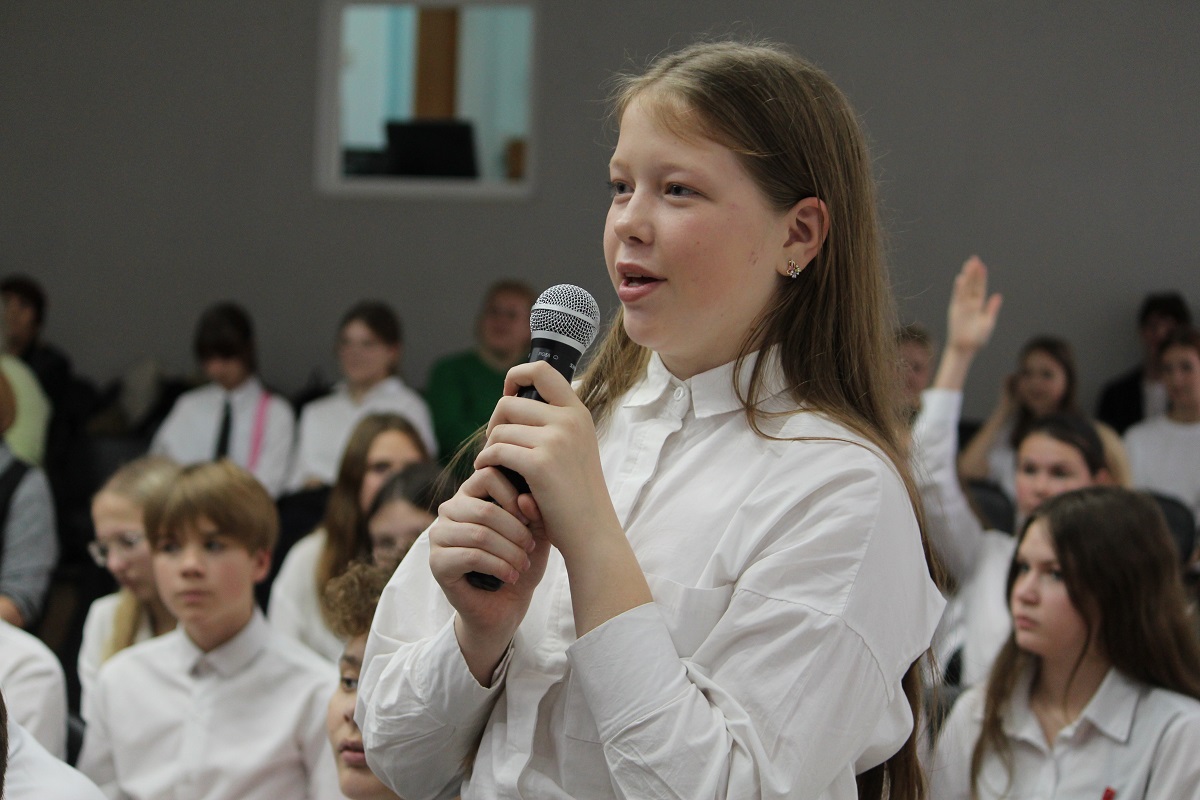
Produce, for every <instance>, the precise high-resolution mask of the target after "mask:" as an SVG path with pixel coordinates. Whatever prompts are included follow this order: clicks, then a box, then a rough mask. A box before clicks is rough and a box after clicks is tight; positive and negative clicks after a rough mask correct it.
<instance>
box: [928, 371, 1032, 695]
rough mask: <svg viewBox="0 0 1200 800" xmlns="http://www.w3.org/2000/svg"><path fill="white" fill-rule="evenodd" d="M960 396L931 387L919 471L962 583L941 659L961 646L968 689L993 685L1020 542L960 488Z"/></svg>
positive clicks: (951, 567) (940, 539)
mask: <svg viewBox="0 0 1200 800" xmlns="http://www.w3.org/2000/svg"><path fill="white" fill-rule="evenodd" d="M961 411H962V392H958V391H952V390H949V389H927V390H926V391H925V392H923V393H922V394H921V412H920V414H919V415H918V416H917V420H916V422H915V423H914V425H913V452H914V454H915V456H916V457H915V461H916V465H915V467H914V470H913V471H914V473H915V475H916V480H917V489H918V491H919V492H920V493H921V501H922V502H923V503H924V506H925V533H926V535H927V536H928V537H929V543H930V545H931V546H932V547H933V549H934V551H935V552H936V553H937V554H938V557H939V558H941V560H942V565H943V566H944V567H945V568H946V571H947V572H948V573H950V575H951V576H952V577H953V578H954V580H955V582H956V583H957V584H958V590H957V591H956V592H955V594H954V596H953V597H952V598H951V599H950V603H949V606H948V607H947V609H946V615H945V617H944V620H945V621H947V622H948V623H949V622H951V621H952V622H953V623H954V625H953V627H950V626H949V624H947V625H943V626H942V627H941V628H939V630H938V637H937V638H938V645H937V647H936V651H937V653H938V658H939V660H941V661H942V662H943V665H944V662H945V661H946V660H947V659H948V658H949V656H950V654H951V653H952V652H953V651H954V650H955V649H957V648H958V647H960V646H961V648H962V659H963V660H962V685H964V686H973V685H975V684H977V683H982V682H983V681H986V680H987V676H988V672H989V671H990V670H991V668H992V662H993V661H995V660H996V654H997V653H999V652H1000V648H1001V646H1003V644H1004V642H1005V641H1007V640H1008V637H1009V635H1010V634H1011V633H1012V616H1011V615H1010V614H1009V609H1008V568H1009V565H1010V564H1011V563H1012V558H1013V554H1014V553H1016V551H1017V543H1016V539H1015V538H1014V537H1013V536H1011V535H1009V534H1007V533H1005V532H1004V531H991V530H984V529H983V525H981V524H980V523H979V518H978V517H976V516H975V513H974V512H973V511H971V506H970V504H969V503H968V501H967V498H966V496H965V495H964V494H963V490H962V485H961V484H960V483H959V482H958V472H957V470H956V466H955V454H956V452H957V442H958V420H959V415H960V413H961Z"/></svg>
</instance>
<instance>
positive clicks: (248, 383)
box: [217, 375, 263, 403]
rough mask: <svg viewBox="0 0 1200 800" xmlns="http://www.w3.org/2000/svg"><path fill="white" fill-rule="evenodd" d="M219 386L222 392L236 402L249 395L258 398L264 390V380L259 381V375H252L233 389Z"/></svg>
mask: <svg viewBox="0 0 1200 800" xmlns="http://www.w3.org/2000/svg"><path fill="white" fill-rule="evenodd" d="M217 388H219V389H221V394H223V395H225V396H226V397H228V398H229V400H230V402H234V403H236V402H238V401H239V400H242V399H243V398H247V397H255V398H257V397H258V396H259V394H261V393H262V390H263V388H262V382H261V381H259V379H258V376H257V375H250V376H249V377H247V378H246V380H244V381H242V382H241V385H239V386H238V387H236V388H235V389H232V390H226V389H224V388H223V387H220V386H218V387H217Z"/></svg>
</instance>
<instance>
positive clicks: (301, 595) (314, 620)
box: [267, 528, 346, 664]
mask: <svg viewBox="0 0 1200 800" xmlns="http://www.w3.org/2000/svg"><path fill="white" fill-rule="evenodd" d="M324 549H325V529H324V528H318V529H317V530H315V531H313V532H312V533H310V534H308V535H307V536H305V537H304V538H303V539H301V540H300V541H298V542H296V543H295V544H294V545H292V549H290V550H288V552H287V555H286V556H284V557H283V564H281V565H280V567H279V574H278V575H276V576H275V582H274V583H272V584H271V598H270V601H269V602H268V603H267V619H268V620H270V622H271V627H272V628H274V629H275V630H276V631H278V632H279V633H281V634H283V635H284V636H287V637H288V638H291V639H295V640H296V641H298V642H300V643H301V644H303V645H304V646H305V647H307V648H309V649H310V650H312V651H313V652H314V653H316V654H317V655H319V656H321V657H323V658H325V659H326V660H328V661H331V662H333V663H335V664H336V663H337V662H338V660H339V659H340V658H341V657H342V651H343V650H344V649H345V645H346V643H345V642H344V641H343V640H342V639H341V637H339V636H338V635H337V634H336V633H334V632H333V631H332V630H331V629H330V628H329V626H328V625H327V624H325V617H324V615H323V614H321V599H320V596H319V595H318V593H317V592H318V588H317V562H318V561H320V559H321V552H322V551H323V550H324Z"/></svg>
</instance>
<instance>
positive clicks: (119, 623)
mask: <svg viewBox="0 0 1200 800" xmlns="http://www.w3.org/2000/svg"><path fill="white" fill-rule="evenodd" d="M179 470H180V467H179V465H178V464H176V463H175V462H174V461H172V460H171V459H169V458H167V457H166V456H143V457H142V458H139V459H136V460H134V461H130V462H129V463H128V464H126V465H125V466H123V467H121V468H120V469H118V470H117V471H116V472H114V473H113V474H112V476H111V477H109V479H108V481H107V482H106V483H105V484H104V485H103V486H102V487H100V491H98V492H96V496H97V497H99V496H100V495H102V494H111V495H115V496H117V497H120V498H122V499H124V500H127V501H129V502H130V503H131V504H133V505H134V506H135V507H137V508H138V510H139V511H141V512H142V520H143V523H144V522H145V509H146V504H147V503H149V502H150V501H151V500H152V499H153V498H155V497H157V496H158V495H160V494H162V493H163V492H164V491H166V490H167V489H168V488H169V487H170V485H171V483H172V482H173V481H174V480H175V478H176V477H178V476H179ZM118 598H119V599H118V600H117V607H116V611H115V613H114V614H113V627H112V634H111V635H110V636H109V638H108V641H107V642H105V643H104V648H103V649H102V650H101V652H100V662H101V663H104V662H105V661H107V660H108V659H110V658H112V657H113V656H114V655H116V654H117V653H119V652H121V651H122V650H124V649H125V648H126V647H129V646H130V645H131V644H133V643H134V641H135V640H136V639H137V632H138V628H139V627H140V626H141V622H142V619H143V618H146V619H149V617H150V610H149V609H148V608H146V606H145V604H144V603H142V601H140V600H138V599H137V597H135V596H134V594H133V592H131V591H129V590H128V589H121V590H120V592H118Z"/></svg>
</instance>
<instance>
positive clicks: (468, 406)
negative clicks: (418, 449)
mask: <svg viewBox="0 0 1200 800" xmlns="http://www.w3.org/2000/svg"><path fill="white" fill-rule="evenodd" d="M506 373H507V370H494V369H492V368H491V367H490V366H488V365H487V364H486V363H485V362H484V360H483V359H482V358H480V357H479V353H477V352H475V351H474V350H471V351H469V352H466V353H457V354H455V355H451V356H446V357H445V358H443V359H440V360H439V361H438V362H437V363H435V364H434V365H433V369H432V370H431V371H430V373H429V383H428V385H427V386H426V388H425V399H426V401H428V403H429V411H430V413H432V414H433V430H434V433H435V434H436V436H437V441H438V452H440V453H441V454H442V457H443V458H445V459H446V460H449V459H450V458H451V457H452V456H453V455H454V453H455V452H457V450H458V448H459V445H461V444H462V443H463V442H465V441H466V440H467V439H469V438H470V437H471V434H473V433H475V431H476V430H478V429H479V428H480V427H481V426H483V425H484V424H486V423H487V421H488V419H489V418H490V417H491V416H492V411H493V410H494V409H495V408H496V401H497V400H499V399H500V396H501V395H502V394H503V393H504V376H505V374H506Z"/></svg>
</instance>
